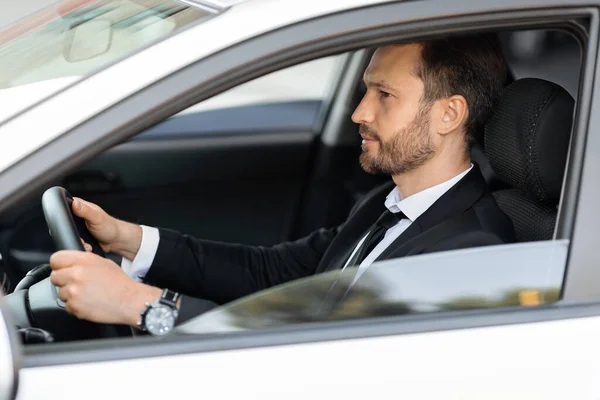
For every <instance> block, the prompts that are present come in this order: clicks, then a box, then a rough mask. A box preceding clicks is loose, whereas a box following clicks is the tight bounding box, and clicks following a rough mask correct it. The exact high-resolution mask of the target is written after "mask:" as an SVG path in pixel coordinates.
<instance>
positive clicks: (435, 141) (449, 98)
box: [50, 35, 515, 327]
mask: <svg viewBox="0 0 600 400" xmlns="http://www.w3.org/2000/svg"><path fill="white" fill-rule="evenodd" d="M506 76H507V67H506V63H505V60H504V57H503V54H502V51H501V48H500V45H499V42H498V40H497V38H496V37H495V36H494V35H473V36H463V37H452V38H447V39H436V40H431V41H424V42H418V43H409V44H401V45H394V46H388V47H382V48H378V49H377V50H376V51H375V52H374V54H373V56H372V58H371V62H370V64H369V66H368V68H367V69H366V71H365V73H364V83H365V85H366V93H365V95H364V97H363V99H362V100H361V102H360V104H359V105H358V107H357V108H356V110H355V111H354V113H353V115H352V120H353V121H354V122H355V123H356V124H358V125H359V133H360V135H361V136H362V154H361V156H360V163H361V166H362V167H363V169H364V170H365V171H367V172H369V173H380V174H381V173H383V174H388V175H390V176H391V179H392V180H393V183H394V185H393V189H391V187H390V185H388V186H384V187H380V188H377V189H375V190H373V191H372V192H370V193H369V194H368V195H366V196H365V198H364V199H362V200H361V201H360V202H359V203H358V204H356V205H355V207H354V208H353V210H352V211H351V213H350V215H349V216H348V219H347V220H346V221H345V222H344V223H343V224H342V225H341V226H339V227H336V228H333V229H320V230H318V231H316V232H313V233H312V234H310V235H309V236H307V237H305V238H302V239H299V240H296V241H293V242H286V243H281V244H278V245H275V246H272V247H259V246H247V245H238V244H231V243H220V242H213V241H207V240H201V239H196V238H192V237H189V236H185V235H183V234H180V233H178V232H174V231H170V230H166V229H157V228H152V227H148V226H139V225H135V224H131V223H128V222H125V221H121V220H118V219H116V218H114V217H111V216H109V215H108V214H107V213H106V212H104V211H103V210H102V209H101V208H100V207H99V206H97V205H95V204H92V203H89V202H86V201H84V200H82V199H75V201H74V202H73V212H74V213H75V214H76V215H78V216H80V217H81V218H83V219H85V220H86V224H87V226H88V228H89V230H90V232H91V233H92V235H93V236H94V237H95V238H96V239H97V240H98V242H99V244H100V245H101V246H102V248H103V249H104V250H105V251H110V252H114V253H117V254H120V255H121V256H122V257H123V262H122V264H121V266H120V267H119V266H118V265H117V264H115V263H114V262H112V261H110V260H108V259H103V258H101V257H99V256H96V255H95V254H92V253H89V252H87V253H86V252H77V251H59V252H57V253H55V254H54V255H53V256H52V258H51V261H50V264H51V267H52V269H53V272H52V275H51V279H52V282H53V283H54V284H55V285H57V286H58V287H59V288H60V290H59V297H60V298H61V299H62V300H63V301H64V302H65V303H66V305H67V310H68V311H69V312H71V313H73V314H75V315H76V316H78V317H79V318H84V319H88V320H91V321H95V322H104V323H117V324H129V325H131V326H135V327H139V326H140V324H141V321H140V314H143V313H144V312H145V309H147V308H148V307H149V306H148V304H149V303H152V302H154V301H157V300H158V299H160V298H164V297H165V296H166V295H167V294H168V292H169V289H170V292H169V293H171V295H170V296H171V297H172V299H176V303H177V307H178V308H182V307H185V306H186V301H187V298H186V296H190V297H194V298H201V299H205V300H209V301H212V302H214V303H217V304H223V303H226V302H229V301H232V300H234V299H237V298H239V297H242V296H245V295H248V294H251V293H253V292H256V291H259V290H262V289H265V288H268V287H271V286H274V285H278V284H281V283H284V282H288V281H291V280H294V279H298V278H302V277H306V276H309V275H312V274H317V273H322V272H327V271H332V270H336V269H337V270H339V269H346V268H354V269H355V271H356V275H357V276H359V275H360V274H361V273H362V272H363V271H364V270H365V269H367V268H369V267H370V266H371V265H372V264H373V263H374V262H375V261H379V260H385V259H390V258H397V257H405V256H409V255H415V254H423V253H430V252H436V251H443V250H451V249H459V248H465V247H472V246H483V245H491V244H500V243H508V242H512V241H514V240H515V237H514V230H513V227H512V223H511V222H510V220H509V219H508V217H507V216H506V215H505V214H503V213H502V211H500V209H499V208H498V206H497V204H496V202H495V200H494V197H493V196H492V195H491V193H490V192H489V191H488V189H487V185H486V182H485V180H484V178H483V176H482V174H481V172H480V170H479V167H478V166H477V165H474V164H473V163H472V162H471V159H470V149H471V146H472V144H473V143H474V142H475V140H476V139H477V137H478V135H480V134H481V133H482V131H483V126H484V124H485V122H486V120H487V118H488V117H489V116H490V113H491V111H492V108H493V105H494V103H495V102H496V100H497V99H498V97H499V95H500V92H501V91H502V88H503V86H504V83H505V80H506ZM390 189H391V191H390ZM241 203H243V199H242V201H241ZM372 268H376V266H373V267H372ZM82 269H85V273H81V271H82ZM161 288H162V289H161ZM167 288H168V289H167ZM175 292H177V293H181V294H183V295H185V296H179V295H178V294H176V295H175V296H173V295H172V293H175ZM190 301H191V299H190Z"/></svg>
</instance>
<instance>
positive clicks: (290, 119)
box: [140, 54, 347, 137]
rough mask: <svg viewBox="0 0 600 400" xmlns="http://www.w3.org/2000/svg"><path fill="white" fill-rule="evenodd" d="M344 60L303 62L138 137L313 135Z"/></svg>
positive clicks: (340, 57) (213, 99)
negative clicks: (270, 133)
mask: <svg viewBox="0 0 600 400" xmlns="http://www.w3.org/2000/svg"><path fill="white" fill-rule="evenodd" d="M346 57H347V56H346V55H345V54H344V55H338V56H331V57H324V58H320V59H316V60H313V61H308V62H305V63H302V64H298V65H295V66H292V67H289V68H284V69H282V70H279V71H276V72H273V73H270V74H267V75H264V76H262V77H260V78H257V79H254V80H251V81H249V82H246V83H244V84H241V85H238V86H235V87H234V88H232V89H229V90H227V91H225V92H223V93H221V94H219V95H217V96H214V97H211V98H209V99H207V100H205V101H202V102H199V103H197V104H195V105H194V106H192V107H189V108H187V109H185V110H183V111H182V112H180V113H179V114H176V115H174V116H173V117H171V118H169V119H168V120H166V121H165V122H163V123H161V124H159V125H157V126H156V127H153V128H151V129H149V130H148V131H147V132H144V133H143V134H142V135H140V137H156V136H163V135H171V136H172V135H178V136H187V135H199V134H200V135H222V134H226V135H230V134H239V133H268V132H274V133H283V132H290V131H292V132H311V131H314V132H317V131H318V130H319V126H317V124H316V122H318V119H319V117H320V115H321V114H320V113H321V111H322V110H323V108H324V107H325V106H326V105H327V104H328V100H329V97H330V94H331V93H332V91H333V89H334V88H335V85H336V84H337V82H338V80H339V78H340V76H341V73H342V72H343V66H344V61H345V60H346Z"/></svg>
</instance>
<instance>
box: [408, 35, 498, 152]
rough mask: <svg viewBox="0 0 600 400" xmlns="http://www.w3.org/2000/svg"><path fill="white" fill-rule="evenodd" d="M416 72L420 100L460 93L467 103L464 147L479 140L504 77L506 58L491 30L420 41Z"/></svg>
mask: <svg viewBox="0 0 600 400" xmlns="http://www.w3.org/2000/svg"><path fill="white" fill-rule="evenodd" d="M420 44H421V63H420V65H419V66H418V67H417V70H416V74H417V76H418V77H419V78H421V80H422V81H423V83H424V86H425V89H424V95H423V101H424V102H425V104H431V103H432V102H434V101H435V100H438V99H441V98H445V97H450V96H452V95H455V94H459V95H462V96H463V97H464V98H465V99H466V100H467V104H468V107H469V117H468V119H467V121H466V126H465V128H466V140H467V145H468V146H467V147H468V148H469V149H470V148H471V146H472V145H473V143H474V142H475V141H479V140H480V135H481V134H482V133H483V126H484V124H485V123H486V121H487V119H488V118H489V116H490V114H491V112H492V109H493V106H494V105H495V103H496V100H497V99H498V97H499V96H500V93H501V91H502V88H503V86H504V85H505V84H506V81H507V71H508V68H507V66H506V61H505V59H504V54H503V52H502V47H501V45H500V40H499V39H498V36H497V35H495V34H478V35H469V36H454V37H448V38H444V39H434V40H430V41H424V42H420Z"/></svg>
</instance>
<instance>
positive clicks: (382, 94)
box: [379, 90, 392, 99]
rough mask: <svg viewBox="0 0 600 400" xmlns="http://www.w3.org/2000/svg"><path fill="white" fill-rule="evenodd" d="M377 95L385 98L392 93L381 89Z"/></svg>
mask: <svg viewBox="0 0 600 400" xmlns="http://www.w3.org/2000/svg"><path fill="white" fill-rule="evenodd" d="M379 96H380V97H382V98H384V99H387V98H388V97H392V95H391V94H390V93H388V92H384V91H383V90H380V91H379Z"/></svg>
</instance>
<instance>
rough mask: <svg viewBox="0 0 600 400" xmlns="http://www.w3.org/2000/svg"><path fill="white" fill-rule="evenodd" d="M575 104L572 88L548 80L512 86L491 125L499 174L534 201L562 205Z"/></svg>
mask: <svg viewBox="0 0 600 400" xmlns="http://www.w3.org/2000/svg"><path fill="white" fill-rule="evenodd" d="M574 103H575V102H574V101H573V98H572V97H571V95H570V94H569V93H568V92H567V91H566V90H564V89H563V88H562V87H560V86H558V85H556V84H554V83H551V82H548V81H544V80H542V79H535V78H524V79H519V80H517V81H515V82H513V83H511V84H510V85H509V86H507V87H506V88H505V89H504V92H503V93H502V96H501V97H500V100H499V101H498V104H497V106H496V107H495V109H494V113H493V115H492V117H491V118H490V120H489V122H488V123H487V125H486V127H485V136H484V147H485V153H486V155H487V157H488V159H489V161H490V165H491V166H492V169H493V170H494V174H495V176H496V177H497V178H498V179H500V180H501V181H503V182H504V183H505V184H507V185H509V186H511V187H513V188H517V189H520V190H521V191H523V192H524V193H525V194H526V195H527V196H528V197H530V198H532V199H533V200H536V201H539V202H543V203H554V204H556V203H558V200H559V197H560V190H561V186H562V180H563V174H564V172H565V163H566V160H567V152H568V149H569V139H570V136H571V125H572V120H573V107H574Z"/></svg>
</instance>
